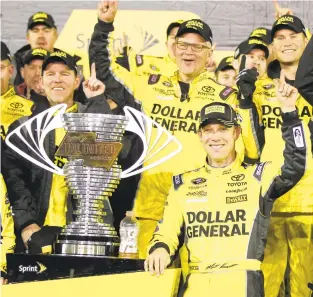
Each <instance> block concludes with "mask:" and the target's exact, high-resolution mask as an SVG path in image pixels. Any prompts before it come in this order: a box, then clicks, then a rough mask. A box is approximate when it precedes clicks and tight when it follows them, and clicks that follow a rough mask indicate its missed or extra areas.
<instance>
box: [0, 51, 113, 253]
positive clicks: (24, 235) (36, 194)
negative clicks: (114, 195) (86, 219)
mask: <svg viewBox="0 0 313 297" xmlns="http://www.w3.org/2000/svg"><path fill="white" fill-rule="evenodd" d="M42 83H43V88H44V91H45V93H46V96H47V100H41V101H38V102H36V103H35V104H34V108H33V110H32V111H33V112H32V114H31V115H30V116H29V117H24V118H22V119H20V120H18V121H16V122H15V123H14V124H12V126H11V127H10V129H11V130H13V129H14V128H16V127H17V126H18V125H19V124H22V123H24V122H25V121H26V120H28V119H29V118H33V117H35V116H36V115H37V114H38V113H40V112H42V111H43V110H46V109H48V108H49V107H51V106H54V105H57V104H60V103H65V104H67V107H68V108H67V112H93V113H110V108H109V105H108V103H107V102H106V98H105V96H104V90H105V87H104V84H103V83H102V82H100V81H99V80H97V78H96V72H95V68H94V65H93V68H92V75H91V78H90V79H89V80H88V81H85V82H84V84H83V87H84V91H85V94H86V96H87V98H90V99H89V101H88V104H87V106H85V105H82V104H81V103H79V102H75V101H74V91H75V89H76V88H77V87H78V85H79V78H78V76H77V65H76V62H75V59H74V57H72V56H71V55H69V54H68V53H66V52H63V51H60V50H59V51H54V52H53V53H52V54H51V55H50V56H48V57H46V58H45V60H44V61H43V64H42ZM43 98H44V97H43ZM32 129H34V130H32V132H33V134H34V135H35V134H36V129H37V126H36V125H33V126H32ZM64 135H65V130H64V129H63V128H60V129H56V131H55V133H50V134H49V135H48V136H47V138H46V139H45V143H47V144H49V145H48V146H47V147H46V153H47V155H48V156H50V158H51V159H52V161H54V162H55V164H56V165H57V166H59V167H63V165H64V163H65V162H66V159H65V158H60V157H58V158H55V157H54V153H55V152H56V150H57V148H58V146H59V144H60V143H61V141H62V139H63V137H64ZM25 137H26V138H27V137H30V136H25ZM12 139H13V142H14V143H15V145H16V146H17V147H19V148H20V149H22V150H23V151H24V152H27V153H29V155H31V156H32V157H34V158H35V159H37V157H36V156H37V155H36V153H35V152H33V151H32V150H30V149H29V147H27V146H26V145H25V144H23V143H21V141H19V140H16V139H14V136H13V138H12ZM27 140H28V138H27ZM29 143H31V140H29ZM4 156H5V158H3V162H2V170H3V171H2V172H3V176H4V179H5V181H6V184H7V190H8V194H9V199H10V202H11V204H12V208H13V212H14V224H15V228H16V230H17V234H16V236H17V246H18V244H19V249H18V250H19V251H23V248H24V246H23V244H24V245H25V247H26V248H28V249H29V250H30V252H34V253H37V252H38V251H41V252H43V250H42V249H41V248H42V247H43V246H47V245H50V244H51V243H52V242H53V240H54V239H55V236H54V235H55V232H56V231H57V230H58V229H59V228H56V227H53V228H52V227H51V228H50V227H43V226H46V225H47V226H57V227H62V226H64V225H65V223H66V219H67V217H66V215H67V214H66V210H67V209H69V208H68V207H69V206H70V204H69V205H68V206H67V195H68V188H67V187H66V184H65V181H64V177H63V176H59V175H55V174H52V173H51V172H49V171H46V170H44V169H41V168H39V167H37V166H34V165H32V164H31V163H30V162H29V161H27V160H26V159H24V158H22V157H21V156H19V155H18V154H16V153H15V152H14V151H13V150H11V149H10V148H9V147H6V148H5V155H4ZM30 177H31V178H30ZM69 212H70V211H69ZM36 232H40V233H37V235H35V236H34V238H33V240H30V237H31V236H32V235H33V233H36ZM21 240H22V242H21Z"/></svg>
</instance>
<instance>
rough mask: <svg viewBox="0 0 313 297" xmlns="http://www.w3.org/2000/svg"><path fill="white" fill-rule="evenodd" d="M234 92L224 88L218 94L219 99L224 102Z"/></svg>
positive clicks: (229, 88)
mask: <svg viewBox="0 0 313 297" xmlns="http://www.w3.org/2000/svg"><path fill="white" fill-rule="evenodd" d="M235 91H236V90H235V89H233V88H231V87H226V88H225V89H223V90H222V91H221V92H220V97H221V99H223V100H226V99H227V98H228V97H229V96H230V95H231V94H232V93H234V92H235Z"/></svg>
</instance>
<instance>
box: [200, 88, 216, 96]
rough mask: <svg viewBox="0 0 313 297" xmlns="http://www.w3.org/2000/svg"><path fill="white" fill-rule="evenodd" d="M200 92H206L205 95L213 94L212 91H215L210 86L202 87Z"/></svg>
mask: <svg viewBox="0 0 313 297" xmlns="http://www.w3.org/2000/svg"><path fill="white" fill-rule="evenodd" d="M202 91H203V92H206V93H210V94H213V93H214V91H215V89H214V88H212V87H210V86H203V87H202Z"/></svg>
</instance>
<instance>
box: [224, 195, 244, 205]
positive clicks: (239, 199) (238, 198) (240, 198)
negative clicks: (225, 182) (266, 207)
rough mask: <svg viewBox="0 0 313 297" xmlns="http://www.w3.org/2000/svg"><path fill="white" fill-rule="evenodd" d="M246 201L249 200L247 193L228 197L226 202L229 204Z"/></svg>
mask: <svg viewBox="0 0 313 297" xmlns="http://www.w3.org/2000/svg"><path fill="white" fill-rule="evenodd" d="M245 201H248V197H247V194H244V195H239V196H235V197H226V203H227V204H231V203H238V202H245Z"/></svg>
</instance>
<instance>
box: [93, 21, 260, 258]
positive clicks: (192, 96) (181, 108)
mask: <svg viewBox="0 0 313 297" xmlns="http://www.w3.org/2000/svg"><path fill="white" fill-rule="evenodd" d="M113 30H114V27H113V25H112V23H104V22H102V21H99V22H98V24H96V26H95V31H94V33H93V35H92V38H91V43H90V48H89V53H90V57H91V60H92V62H95V63H96V69H97V77H98V78H99V79H101V80H103V81H105V82H106V83H108V84H110V87H111V88H112V87H113V88H114V87H116V89H118V88H119V89H121V88H123V89H125V90H126V91H125V94H126V95H125V96H127V94H128V95H129V94H131V95H132V96H133V99H132V100H134V101H135V102H136V103H137V104H138V105H139V106H140V108H141V110H142V111H143V112H144V113H145V114H146V115H148V116H150V117H151V118H153V119H154V120H155V121H156V122H157V123H159V124H160V125H161V126H162V127H164V128H165V129H167V130H168V131H170V132H172V133H173V134H174V135H175V137H176V138H177V139H178V140H179V141H180V143H181V144H182V147H183V150H182V151H181V152H180V153H179V154H177V155H176V156H175V157H173V158H171V159H170V160H168V161H166V162H165V163H162V164H160V165H158V166H157V167H154V168H152V169H149V170H147V171H145V172H143V173H142V174H141V180H140V182H139V186H138V190H137V194H136V199H135V203H134V211H135V214H136V216H137V217H139V218H140V234H139V243H138V246H139V256H140V257H145V256H146V248H147V246H148V243H149V240H150V239H151V236H152V233H153V231H154V229H155V226H156V224H157V221H158V220H160V219H161V217H162V214H163V209H164V206H163V205H164V201H165V199H166V197H167V195H168V193H169V190H170V186H171V178H172V176H173V174H177V173H179V172H183V171H187V170H191V169H192V168H195V167H196V166H197V165H199V164H201V163H202V160H203V159H204V157H205V153H204V151H203V149H202V147H201V144H200V143H199V141H198V136H197V129H198V125H199V116H200V110H201V108H202V107H203V106H204V105H205V104H208V103H211V102H214V101H223V102H225V101H226V102H227V103H229V104H231V105H233V106H236V104H237V93H236V91H235V90H234V89H232V88H229V87H225V86H222V85H220V84H218V83H216V82H215V81H214V80H213V79H211V78H210V77H211V74H210V73H208V72H207V71H205V72H203V73H202V74H200V75H199V76H198V77H197V78H195V79H194V80H193V81H192V82H191V83H190V86H189V92H188V96H185V97H184V98H182V91H181V88H180V85H179V81H178V73H177V72H176V73H175V75H172V76H170V77H166V76H164V75H160V74H158V75H157V74H152V75H149V76H145V75H144V76H138V75H136V74H133V73H131V72H129V71H128V70H126V69H125V68H124V67H121V66H120V65H118V64H117V63H115V62H114V57H112V54H111V53H113V50H112V48H111V47H112V43H110V42H109V40H110V38H112V34H113ZM125 101H128V99H127V100H126V99H125ZM153 133H157V129H153ZM176 148H177V147H176V146H174V144H173V145H169V146H168V147H166V148H165V149H163V150H162V151H161V152H160V154H158V155H157V156H156V157H153V158H152V159H150V160H149V161H148V162H146V163H145V164H144V166H147V165H149V164H151V163H152V162H154V161H156V160H158V159H160V158H161V157H163V156H167V155H168V154H169V152H171V151H173V150H174V149H176ZM241 149H242V150H243V145H242V146H241ZM190 156H193V158H190ZM249 157H251V158H252V159H253V158H254V159H256V158H257V157H258V153H257V152H255V151H254V150H251V152H250V153H249Z"/></svg>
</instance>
